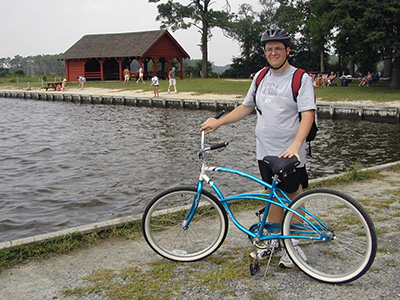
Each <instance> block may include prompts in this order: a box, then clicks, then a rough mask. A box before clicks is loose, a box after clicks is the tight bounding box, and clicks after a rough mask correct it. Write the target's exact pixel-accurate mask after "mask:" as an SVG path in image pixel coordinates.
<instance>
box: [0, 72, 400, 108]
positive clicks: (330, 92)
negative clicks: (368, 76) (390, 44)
mask: <svg viewBox="0 0 400 300" xmlns="http://www.w3.org/2000/svg"><path fill="white" fill-rule="evenodd" d="M46 79H47V81H53V78H52V76H47V78H46ZM28 81H30V85H31V87H32V88H41V86H42V83H41V81H40V80H39V77H38V76H20V77H19V82H17V80H16V77H14V76H10V77H6V78H0V87H2V88H4V87H6V86H7V87H13V88H18V89H26V88H27V82H28ZM250 84H251V80H250V79H238V80H237V79H226V78H207V79H200V78H185V79H183V80H181V79H179V78H178V79H177V88H178V91H179V92H190V93H194V94H199V95H201V94H208V93H213V94H220V95H238V99H243V98H244V97H245V96H246V94H247V90H248V89H249V87H250ZM77 85H78V83H77V82H68V83H67V90H68V88H71V87H77ZM85 86H86V87H94V88H105V89H122V90H145V91H152V90H153V88H152V87H151V86H150V81H149V80H147V81H146V83H145V84H142V83H139V84H136V82H135V81H131V82H130V85H129V86H124V84H123V82H122V81H88V82H86V84H85ZM167 89H168V80H160V91H161V92H166V91H167ZM399 92H400V91H399V89H392V88H390V87H389V86H388V85H387V83H385V82H382V83H379V84H378V85H374V86H373V87H370V88H362V87H359V86H358V82H353V83H350V85H349V86H347V87H342V86H338V87H327V88H324V87H320V88H316V89H315V95H316V97H317V98H318V99H321V100H323V101H332V102H335V101H348V102H349V104H351V101H361V100H371V101H374V102H377V103H379V104H382V103H384V102H387V101H398V100H400V93H399Z"/></svg>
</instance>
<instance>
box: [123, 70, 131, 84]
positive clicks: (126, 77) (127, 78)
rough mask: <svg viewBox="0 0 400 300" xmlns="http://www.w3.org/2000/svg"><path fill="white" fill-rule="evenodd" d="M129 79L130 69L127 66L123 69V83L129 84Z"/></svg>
mask: <svg viewBox="0 0 400 300" xmlns="http://www.w3.org/2000/svg"><path fill="white" fill-rule="evenodd" d="M130 79H131V71H129V69H128V67H126V68H125V70H124V85H129V80H130Z"/></svg>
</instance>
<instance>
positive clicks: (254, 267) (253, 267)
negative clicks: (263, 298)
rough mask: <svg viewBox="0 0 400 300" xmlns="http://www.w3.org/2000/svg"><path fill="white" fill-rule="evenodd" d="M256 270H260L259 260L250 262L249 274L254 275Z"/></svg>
mask: <svg viewBox="0 0 400 300" xmlns="http://www.w3.org/2000/svg"><path fill="white" fill-rule="evenodd" d="M258 272H260V262H259V261H255V262H253V263H251V264H250V274H251V276H254V275H256V274H257V273H258Z"/></svg>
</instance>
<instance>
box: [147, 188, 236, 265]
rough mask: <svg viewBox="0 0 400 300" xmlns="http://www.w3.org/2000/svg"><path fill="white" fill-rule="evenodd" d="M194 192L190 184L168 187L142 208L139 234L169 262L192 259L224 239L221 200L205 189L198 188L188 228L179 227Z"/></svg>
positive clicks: (225, 228) (225, 224) (224, 216)
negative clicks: (194, 211)
mask: <svg viewBox="0 0 400 300" xmlns="http://www.w3.org/2000/svg"><path fill="white" fill-rule="evenodd" d="M196 193H197V191H196V188H192V187H176V188H171V189H168V190H166V191H164V192H162V193H160V194H159V195H157V196H156V197H155V198H154V199H153V200H152V201H151V202H150V203H149V204H148V206H147V207H146V209H145V212H144V214H143V218H142V230H143V235H144V237H145V239H146V242H147V243H148V244H149V246H150V247H151V248H152V249H153V250H154V251H155V252H157V253H158V254H159V255H161V256H163V257H165V258H167V259H170V260H173V261H180V262H190V261H196V260H200V259H203V258H205V257H207V256H209V255H211V254H212V253H213V252H214V251H216V250H217V249H218V248H219V247H220V246H221V244H222V243H223V242H224V240H225V238H226V235H227V232H228V217H227V214H226V212H225V209H224V207H223V206H222V204H221V202H220V201H219V200H218V199H217V198H216V197H215V196H214V195H212V194H210V193H209V192H207V191H202V193H201V197H200V202H199V206H198V209H197V211H196V213H195V215H194V216H193V219H192V221H191V222H190V224H189V227H188V228H187V229H184V228H183V222H184V218H185V217H186V216H187V214H188V211H189V209H190V208H191V206H192V203H193V199H194V197H195V196H196Z"/></svg>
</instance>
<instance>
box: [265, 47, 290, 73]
mask: <svg viewBox="0 0 400 300" xmlns="http://www.w3.org/2000/svg"><path fill="white" fill-rule="evenodd" d="M289 53H290V48H289V47H287V48H285V44H283V43H281V42H268V43H266V44H265V48H264V54H265V57H266V58H267V60H268V63H269V64H270V65H271V66H272V67H274V68H278V67H279V66H281V65H282V64H283V62H284V61H285V60H286V57H287V56H288V55H289Z"/></svg>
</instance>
